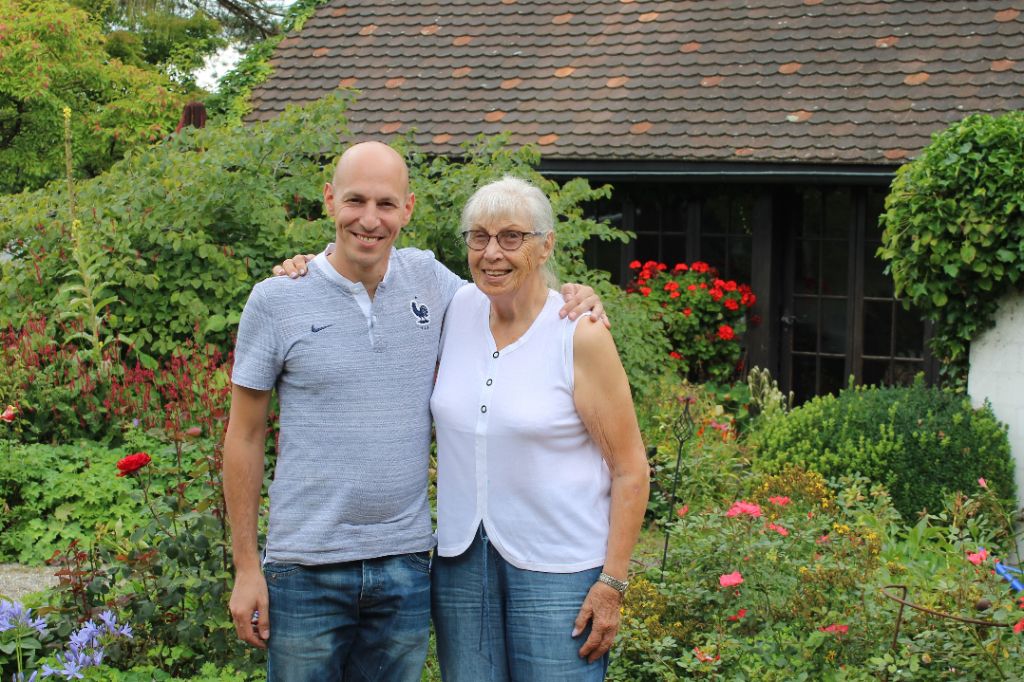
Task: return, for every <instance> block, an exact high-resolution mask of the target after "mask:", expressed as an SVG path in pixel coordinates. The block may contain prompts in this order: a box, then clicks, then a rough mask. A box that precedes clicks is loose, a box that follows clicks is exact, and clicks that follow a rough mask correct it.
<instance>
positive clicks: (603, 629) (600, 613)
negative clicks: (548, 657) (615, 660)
mask: <svg viewBox="0 0 1024 682" xmlns="http://www.w3.org/2000/svg"><path fill="white" fill-rule="evenodd" d="M620 606H622V595H621V594H619V592H618V590H616V589H615V588H613V587H611V586H609V585H605V584H604V583H594V585H593V586H592V587H591V588H590V592H588V593H587V598H586V599H584V600H583V606H581V607H580V612H579V615H577V616H576V623H575V627H574V628H573V631H572V636H573V637H577V636H579V634H580V633H581V632H583V630H585V629H586V627H587V623H588V622H589V623H590V636H589V637H587V641H586V642H584V643H583V646H582V647H580V658H585V659H587V661H588V662H590V663H593V662H594V661H596V660H597V659H599V658H601V657H602V656H604V655H605V654H606V653H608V651H609V650H610V649H611V648H612V643H614V642H615V635H616V633H618V631H619V619H620V617H621V612H620V611H619V607H620Z"/></svg>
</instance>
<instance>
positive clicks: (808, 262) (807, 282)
mask: <svg viewBox="0 0 1024 682" xmlns="http://www.w3.org/2000/svg"><path fill="white" fill-rule="evenodd" d="M795 277H796V281H795V282H794V283H793V288H794V291H795V292H796V293H797V294H816V293H818V242H816V241H807V240H804V241H800V242H798V243H797V245H796V273H795Z"/></svg>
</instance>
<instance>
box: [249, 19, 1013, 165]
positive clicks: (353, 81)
mask: <svg viewBox="0 0 1024 682" xmlns="http://www.w3.org/2000/svg"><path fill="white" fill-rule="evenodd" d="M1022 10H1024V0H999V1H997V2H991V1H988V0H975V1H974V2H970V3H967V2H962V0H956V1H954V0H899V1H898V2H897V1H895V0H847V1H845V2H840V1H839V0H828V1H827V2H815V1H814V0H743V1H742V2H740V0H734V1H733V2H724V1H723V0H680V1H679V2H654V0H636V1H635V2H625V1H623V0H503V2H501V3H495V2H493V0H448V2H443V3H442V2H436V1H434V2H424V3H418V2H411V1H404V2H403V1H402V0H392V1H391V2H386V3H382V2H377V1H373V0H330V1H329V2H328V4H326V5H324V6H323V7H321V8H320V9H318V10H317V12H316V13H315V14H314V15H313V16H312V17H310V19H309V20H307V22H306V24H305V26H304V28H303V29H302V31H301V33H299V34H297V35H291V36H288V37H286V38H285V39H284V40H283V41H281V42H280V43H279V44H278V47H277V49H276V50H275V53H274V56H273V60H272V64H273V65H274V73H273V75H272V76H271V78H270V79H269V80H268V81H267V82H266V83H265V84H263V85H262V86H260V87H257V88H256V89H255V90H254V92H253V113H252V115H251V116H250V118H251V119H266V118H270V117H272V116H275V115H276V114H277V113H279V112H281V111H282V110H283V109H284V107H285V106H286V105H288V104H290V103H295V102H299V103H301V102H308V101H311V100H314V99H317V98H319V97H321V96H323V95H324V94H326V93H328V92H330V91H332V90H334V89H336V88H338V87H357V86H358V87H359V88H360V91H361V94H360V95H359V97H358V99H357V100H356V101H355V102H354V103H353V104H352V105H351V107H350V110H349V111H348V112H347V118H348V124H349V128H350V129H351V131H352V133H353V135H357V136H358V135H374V134H392V133H391V132H389V133H384V132H382V131H383V130H384V129H391V128H392V127H394V130H393V131H392V132H398V131H401V130H409V131H415V132H414V133H413V135H414V139H415V140H416V141H417V143H419V144H421V145H423V146H424V148H425V149H426V150H427V151H429V152H432V153H434V152H436V153H453V152H454V153H458V152H459V148H458V143H459V142H462V141H464V140H466V139H470V138H472V137H473V136H474V135H476V134H478V133H480V132H489V131H496V130H499V129H505V130H508V131H509V132H510V134H511V136H512V138H511V139H512V142H513V144H525V143H539V140H541V139H543V140H545V141H546V144H545V145H544V149H543V151H544V156H545V158H556V159H557V158H565V159H574V158H575V159H623V160H625V159H633V160H664V161H734V162H738V163H743V162H746V163H749V162H801V163H825V164H829V163H868V164H896V163H900V162H902V161H904V160H906V159H907V158H912V157H913V156H914V155H915V154H917V153H918V152H919V151H920V149H921V148H922V147H923V146H924V145H925V144H927V143H928V141H929V138H930V135H931V133H933V132H934V131H936V130H939V129H941V128H943V127H945V126H947V125H949V124H950V123H951V122H953V121H956V120H959V119H960V118H962V117H963V116H965V115H966V114H968V113H971V112H975V111H984V112H992V113H999V112H1002V111H1007V110H1021V109H1024V69H1022V67H1021V64H1022V63H1024V26H1022V24H1024V17H1022ZM556 19H557V21H556ZM317 55H319V56H317ZM499 112H506V113H505V115H504V116H502V117H501V118H500V119H497V116H498V115H499ZM492 119H493V120H492ZM396 126H397V127H396ZM648 126H649V127H648ZM641 129H643V130H642V132H638V131H641ZM897 152H899V153H902V154H903V156H894V154H896V153H897Z"/></svg>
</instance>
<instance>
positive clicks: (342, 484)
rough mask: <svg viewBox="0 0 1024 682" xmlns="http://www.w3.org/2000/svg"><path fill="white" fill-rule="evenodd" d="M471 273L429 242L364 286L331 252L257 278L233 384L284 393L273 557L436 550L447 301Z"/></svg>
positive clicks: (396, 254) (322, 558)
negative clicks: (434, 399) (434, 437)
mask: <svg viewBox="0 0 1024 682" xmlns="http://www.w3.org/2000/svg"><path fill="white" fill-rule="evenodd" d="M463 283H464V282H463V281H462V280H461V279H459V278H458V277H457V276H456V275H454V274H452V272H451V271H450V270H448V269H447V268H445V267H444V266H443V265H441V264H440V263H438V262H437V261H436V260H435V259H434V257H433V254H431V253H430V252H429V251H420V250H418V249H402V250H400V251H399V250H394V249H393V250H392V251H391V257H390V261H389V264H388V271H387V274H386V275H385V276H384V280H383V281H382V282H381V283H380V284H379V285H378V286H377V291H376V292H375V294H374V297H373V301H372V303H371V306H370V311H369V312H370V314H369V316H367V315H366V314H365V313H364V311H363V310H362V309H361V308H360V304H359V300H358V298H359V295H360V294H361V295H362V296H364V297H365V295H366V294H365V290H364V288H363V285H362V284H360V283H357V282H350V281H348V280H347V279H345V278H344V277H342V276H341V275H339V274H338V272H337V271H336V270H335V269H334V268H333V267H332V266H331V265H330V264H329V263H328V262H327V261H326V259H325V257H324V256H323V255H320V256H318V257H317V258H316V259H315V260H314V261H313V262H312V263H311V265H310V268H309V274H308V275H307V276H306V277H300V278H298V279H294V280H293V279H289V278H287V277H272V278H270V279H266V280H264V281H262V282H260V283H259V284H257V285H256V286H255V287H254V288H253V290H252V293H251V294H250V296H249V300H248V302H247V303H246V304H245V310H244V311H243V312H242V318H241V321H240V323H239V326H238V338H237V342H236V346H235V362H234V369H233V371H232V375H231V380H232V381H233V382H234V383H236V384H238V385H239V386H244V387H247V388H252V389H256V390H262V391H268V390H271V389H273V388H276V389H277V393H278V398H279V402H280V412H281V414H280V424H281V437H280V441H279V444H278V459H277V466H276V469H275V470H274V481H273V483H272V484H271V486H270V529H269V534H268V537H267V547H266V560H267V561H273V562H279V563H299V564H307V565H312V564H326V563H335V562H341V561H355V560H359V559H369V558H374V557H381V556H389V555H393V554H401V553H406V552H419V551H424V550H428V549H430V548H431V547H432V546H433V539H432V537H431V519H430V506H429V504H428V499H427V466H428V457H429V449H430V435H431V421H430V393H431V390H432V389H433V384H434V369H435V365H436V361H437V349H438V341H439V339H440V333H441V322H442V320H443V319H444V312H445V309H446V308H447V307H448V303H449V302H450V301H451V299H452V296H453V295H454V294H455V291H456V290H457V289H458V288H459V287H460V286H462V284H463Z"/></svg>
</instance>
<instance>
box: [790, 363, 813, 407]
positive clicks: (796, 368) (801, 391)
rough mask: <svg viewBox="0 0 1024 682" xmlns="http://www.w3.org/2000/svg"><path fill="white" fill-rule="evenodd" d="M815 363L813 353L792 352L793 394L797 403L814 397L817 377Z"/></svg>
mask: <svg viewBox="0 0 1024 682" xmlns="http://www.w3.org/2000/svg"><path fill="white" fill-rule="evenodd" d="M816 365H817V357H816V356H814V355H796V354H795V353H794V354H793V394H794V398H795V400H796V402H797V403H802V402H804V401H806V400H809V399H811V398H813V397H814V395H815V388H816V386H817V378H818V372H817V369H816Z"/></svg>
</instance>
